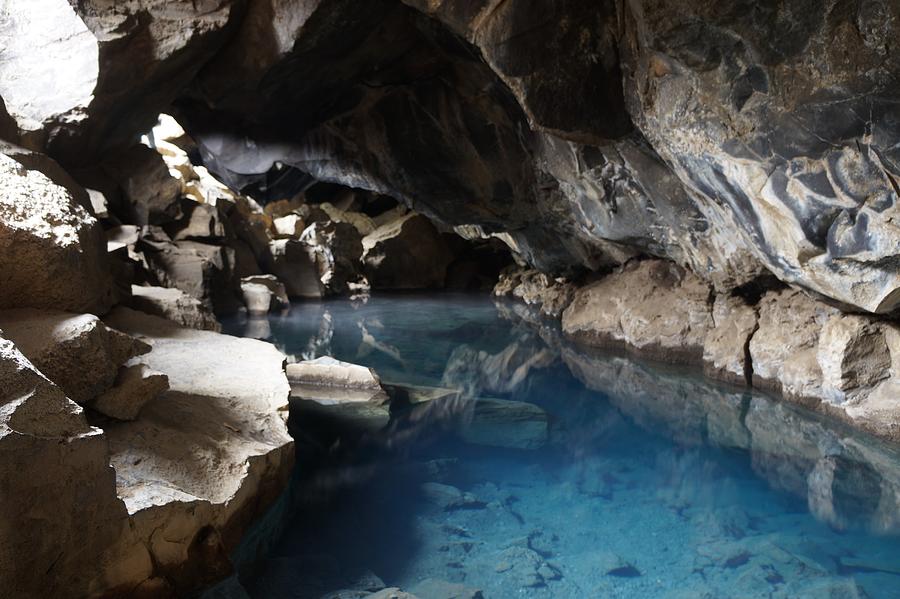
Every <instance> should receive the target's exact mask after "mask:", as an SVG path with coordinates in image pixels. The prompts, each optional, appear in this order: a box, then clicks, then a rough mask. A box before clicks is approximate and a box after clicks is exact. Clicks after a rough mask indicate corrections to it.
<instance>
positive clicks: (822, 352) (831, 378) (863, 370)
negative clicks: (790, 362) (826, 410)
mask: <svg viewBox="0 0 900 599" xmlns="http://www.w3.org/2000/svg"><path fill="white" fill-rule="evenodd" d="M883 326H884V325H882V324H881V323H878V322H876V321H873V320H872V319H871V318H867V317H865V316H856V315H851V314H835V315H833V316H832V317H831V318H829V319H828V320H827V321H826V322H825V326H823V327H822V331H821V332H820V333H819V342H818V349H817V351H816V361H817V362H818V364H819V368H820V370H821V372H822V396H823V398H825V399H826V400H827V401H829V402H831V403H835V404H841V403H843V402H845V401H848V402H851V403H852V402H856V401H857V400H859V399H862V398H864V397H865V396H866V395H868V393H869V392H870V391H871V390H872V389H873V388H874V387H875V386H876V385H878V383H880V382H881V381H883V380H885V379H887V378H889V377H890V376H891V351H890V348H888V345H887V341H886V339H885V334H884V330H883Z"/></svg>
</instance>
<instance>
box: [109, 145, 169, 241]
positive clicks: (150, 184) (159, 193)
mask: <svg viewBox="0 0 900 599" xmlns="http://www.w3.org/2000/svg"><path fill="white" fill-rule="evenodd" d="M103 169H104V172H105V173H106V175H107V176H108V177H109V178H110V179H112V180H113V181H115V183H116V184H117V185H118V187H119V189H120V190H121V198H122V202H123V206H121V208H120V211H121V212H122V214H123V216H124V217H125V218H126V221H127V222H130V223H132V224H135V225H141V226H143V225H162V224H165V223H168V222H171V221H174V220H177V219H179V218H181V217H182V216H183V212H182V207H181V203H180V202H179V201H178V199H179V197H180V196H181V184H180V183H179V182H178V180H177V179H175V178H173V177H172V176H171V175H170V174H169V169H168V167H167V166H166V164H165V162H163V159H162V157H161V156H160V155H159V154H158V153H157V152H156V150H154V149H152V148H148V147H147V146H145V145H143V144H138V145H135V146H132V147H131V148H129V149H128V150H126V151H124V152H120V153H117V154H116V155H114V156H113V158H111V159H110V160H109V161H107V162H105V163H104V165H103Z"/></svg>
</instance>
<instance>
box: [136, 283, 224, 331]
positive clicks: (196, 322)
mask: <svg viewBox="0 0 900 599" xmlns="http://www.w3.org/2000/svg"><path fill="white" fill-rule="evenodd" d="M128 305H129V306H130V307H132V308H134V309H136V310H140V311H142V312H146V313H147V314H153V315H154V316H161V317H162V318H165V319H168V320H171V321H172V322H175V323H177V324H180V325H181V326H184V327H188V328H191V329H205V330H208V331H219V330H220V329H221V325H219V323H218V321H216V317H215V316H214V315H213V313H212V312H211V311H210V310H209V308H207V307H206V306H205V305H204V304H203V303H202V302H200V300H198V299H196V298H193V297H191V296H190V295H188V294H186V293H185V292H184V291H182V290H180V289H175V288H173V287H152V286H138V285H132V286H131V297H130V298H129V299H128Z"/></svg>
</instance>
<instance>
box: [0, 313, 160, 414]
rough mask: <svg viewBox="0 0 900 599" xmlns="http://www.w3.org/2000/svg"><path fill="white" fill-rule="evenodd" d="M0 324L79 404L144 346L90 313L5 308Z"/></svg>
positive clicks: (111, 381)
mask: <svg viewBox="0 0 900 599" xmlns="http://www.w3.org/2000/svg"><path fill="white" fill-rule="evenodd" d="M0 329H2V330H3V332H4V335H5V336H6V337H7V338H8V339H10V340H12V341H13V342H15V343H16V344H17V345H18V347H19V349H20V350H21V351H22V353H23V354H25V355H26V356H27V357H28V359H29V360H30V361H31V363H32V364H34V365H35V366H36V367H37V368H39V369H40V371H41V372H42V373H43V374H44V375H45V376H46V377H47V378H49V379H50V380H52V381H53V382H54V383H56V384H57V385H59V386H60V387H61V388H62V390H63V391H64V392H65V393H66V395H67V396H68V397H70V398H71V399H73V400H75V401H77V402H78V403H80V404H83V405H84V404H86V403H88V402H90V401H91V400H92V399H94V398H95V397H97V396H98V395H100V394H101V393H103V392H104V391H106V390H107V389H109V388H110V387H111V386H112V385H113V384H114V382H115V380H116V375H117V373H118V371H119V367H120V366H121V365H122V364H124V363H125V362H126V361H127V360H128V359H129V358H131V357H132V356H134V355H137V354H139V353H142V352H145V351H147V350H148V349H149V348H147V346H146V345H145V344H143V343H141V342H139V341H136V340H135V339H133V338H131V337H130V336H128V335H125V334H124V333H120V332H119V331H116V330H114V329H110V328H109V327H107V326H106V325H105V324H103V322H102V321H101V320H100V319H98V318H97V317H96V316H94V315H93V314H72V313H70V312H60V311H57V310H35V309H31V308H24V309H21V310H6V311H2V312H0Z"/></svg>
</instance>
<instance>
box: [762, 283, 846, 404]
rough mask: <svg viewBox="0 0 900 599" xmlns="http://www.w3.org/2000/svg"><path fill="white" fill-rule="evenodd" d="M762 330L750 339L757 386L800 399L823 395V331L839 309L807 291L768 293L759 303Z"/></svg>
mask: <svg viewBox="0 0 900 599" xmlns="http://www.w3.org/2000/svg"><path fill="white" fill-rule="evenodd" d="M758 309H759V329H758V330H757V332H756V333H755V334H754V335H753V338H752V339H751V340H750V356H751V359H752V360H753V385H754V386H758V387H764V388H769V389H775V390H778V391H781V392H782V393H784V394H785V395H788V396H792V397H796V398H812V397H820V396H821V394H822V392H821V384H822V371H821V368H820V367H819V364H818V361H817V344H818V341H819V331H820V330H821V329H822V326H823V325H824V324H825V322H826V321H827V320H828V319H829V318H830V317H831V316H832V315H834V314H837V310H836V309H834V308H831V307H829V306H826V305H824V304H822V303H820V302H816V301H815V300H812V299H810V298H809V297H808V296H806V295H805V294H804V293H802V292H800V291H793V290H782V291H774V292H769V293H766V294H765V295H764V296H763V297H762V299H761V300H760V302H759V308H758Z"/></svg>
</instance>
